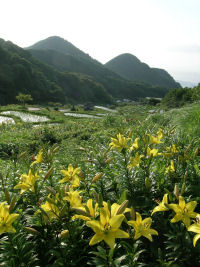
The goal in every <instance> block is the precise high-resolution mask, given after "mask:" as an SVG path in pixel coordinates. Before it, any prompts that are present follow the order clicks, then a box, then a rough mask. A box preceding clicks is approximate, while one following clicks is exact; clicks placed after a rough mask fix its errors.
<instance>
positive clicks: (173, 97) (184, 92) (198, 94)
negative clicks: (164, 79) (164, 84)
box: [162, 84, 200, 108]
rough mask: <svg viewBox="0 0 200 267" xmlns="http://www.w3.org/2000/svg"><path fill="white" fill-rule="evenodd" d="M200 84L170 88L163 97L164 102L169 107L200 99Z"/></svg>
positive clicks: (180, 105)
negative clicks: (191, 86)
mask: <svg viewBox="0 0 200 267" xmlns="http://www.w3.org/2000/svg"><path fill="white" fill-rule="evenodd" d="M199 99H200V84H199V85H197V86H195V87H193V88H187V87H185V88H178V89H173V90H170V91H169V92H168V93H167V94H166V95H165V97H164V98H163V99H162V104H163V105H164V106H166V107H169V108H176V107H182V106H184V105H185V104H186V103H192V102H195V101H199Z"/></svg>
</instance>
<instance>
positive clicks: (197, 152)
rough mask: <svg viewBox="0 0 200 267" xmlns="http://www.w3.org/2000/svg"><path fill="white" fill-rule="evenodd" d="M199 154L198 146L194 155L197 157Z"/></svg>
mask: <svg viewBox="0 0 200 267" xmlns="http://www.w3.org/2000/svg"><path fill="white" fill-rule="evenodd" d="M198 154H199V148H198V147H197V148H196V149H195V151H194V157H196V156H197V155H198Z"/></svg>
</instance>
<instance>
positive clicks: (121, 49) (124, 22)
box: [0, 0, 200, 83]
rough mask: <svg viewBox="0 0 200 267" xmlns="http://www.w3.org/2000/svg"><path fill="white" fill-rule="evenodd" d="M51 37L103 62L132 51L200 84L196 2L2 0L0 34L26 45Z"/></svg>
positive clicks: (199, 2)
mask: <svg viewBox="0 0 200 267" xmlns="http://www.w3.org/2000/svg"><path fill="white" fill-rule="evenodd" d="M54 35H57V36H60V37H62V38H64V39H66V40H68V41H69V42H71V43H72V44H74V45H75V46H76V47H78V48H79V49H81V50H82V51H84V52H85V53H88V54H89V55H90V56H92V57H93V58H95V59H97V60H98V61H100V62H101V63H106V62H107V61H109V60H110V59H112V58H113V57H116V56H118V55H119V54H122V53H131V54H133V55H135V56H136V57H138V58H139V59H140V60H141V61H142V62H145V63H147V64H148V65H149V66H150V67H158V68H164V69H165V70H167V71H168V72H169V73H170V74H171V75H172V76H173V77H174V78H175V79H177V80H183V81H190V82H195V83H198V82H200V0H0V38H3V39H5V40H10V41H12V42H13V43H15V44H17V45H19V46H21V47H27V46H30V45H32V44H33V43H36V42H37V41H39V40H42V39H45V38H47V37H49V36H54Z"/></svg>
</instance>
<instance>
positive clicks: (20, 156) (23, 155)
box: [18, 151, 27, 159]
mask: <svg viewBox="0 0 200 267" xmlns="http://www.w3.org/2000/svg"><path fill="white" fill-rule="evenodd" d="M26 154H27V152H26V151H24V152H22V153H21V154H20V155H19V156H18V159H21V158H23V157H25V156H26Z"/></svg>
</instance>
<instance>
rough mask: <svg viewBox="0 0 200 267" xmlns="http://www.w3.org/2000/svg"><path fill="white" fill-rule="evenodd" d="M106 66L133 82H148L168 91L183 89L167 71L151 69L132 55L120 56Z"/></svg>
mask: <svg viewBox="0 0 200 267" xmlns="http://www.w3.org/2000/svg"><path fill="white" fill-rule="evenodd" d="M105 66H106V67H107V68H108V69H110V70H112V71H115V72H116V73H118V74H119V75H121V76H123V77H124V78H126V79H129V80H131V81H140V82H146V83H149V84H151V85H157V86H164V87H166V88H168V89H172V88H178V87H181V86H180V84H179V83H177V82H175V80H174V79H173V77H171V76H170V75H169V73H167V71H165V70H163V69H158V68H150V67H149V66H148V65H147V64H145V63H142V62H141V61H140V60H139V59H138V58H137V57H135V56H133V55H131V54H122V55H119V56H117V57H115V58H113V59H112V60H110V61H109V62H107V63H106V64H105Z"/></svg>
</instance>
